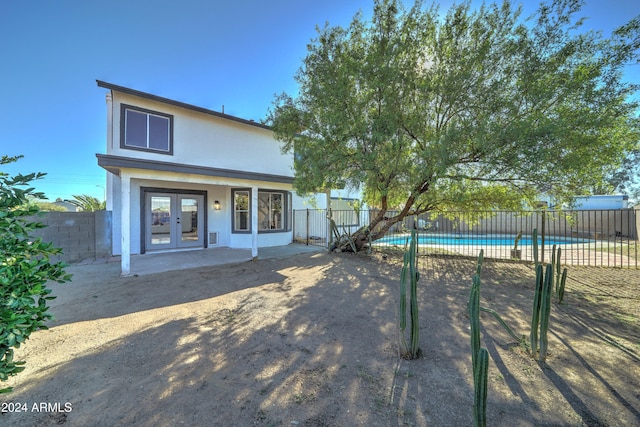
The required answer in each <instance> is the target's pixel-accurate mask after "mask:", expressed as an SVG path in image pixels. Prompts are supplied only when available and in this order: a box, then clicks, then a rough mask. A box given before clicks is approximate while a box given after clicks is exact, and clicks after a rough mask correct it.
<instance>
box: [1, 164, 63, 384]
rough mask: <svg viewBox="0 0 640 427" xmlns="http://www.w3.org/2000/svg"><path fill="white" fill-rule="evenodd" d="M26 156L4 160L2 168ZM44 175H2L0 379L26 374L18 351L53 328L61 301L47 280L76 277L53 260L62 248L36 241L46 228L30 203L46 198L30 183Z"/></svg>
mask: <svg viewBox="0 0 640 427" xmlns="http://www.w3.org/2000/svg"><path fill="white" fill-rule="evenodd" d="M20 157H21V156H19V157H7V156H3V157H2V159H0V165H4V164H7V163H11V162H14V161H16V160H18V159H19V158H20ZM43 176H44V174H42V173H34V174H28V175H16V176H14V177H10V176H9V175H8V174H6V173H3V172H0V381H6V380H7V379H8V378H9V377H10V376H13V375H16V374H18V373H19V372H21V371H22V370H24V364H25V362H24V361H16V360H14V349H15V348H19V347H20V345H21V344H23V343H24V342H25V341H26V340H27V338H29V335H30V334H31V333H32V332H33V331H36V330H38V329H47V327H46V325H45V322H46V321H47V320H49V319H51V318H52V315H51V314H50V313H49V311H48V310H49V307H48V306H47V301H48V300H51V299H53V298H55V297H53V296H51V295H50V294H51V289H48V288H47V286H46V284H47V282H48V281H49V280H53V281H56V282H58V283H64V282H66V281H69V280H70V279H71V275H69V274H67V273H66V272H65V271H64V268H65V267H66V265H65V264H64V263H61V262H57V263H53V262H51V261H50V257H51V256H53V255H58V254H60V253H61V250H60V249H58V248H55V247H54V246H53V244H51V243H45V242H43V241H42V240H41V239H32V238H31V237H30V235H31V233H32V232H33V231H34V230H36V229H38V228H42V227H44V225H43V224H42V223H39V222H34V221H33V219H32V217H33V216H34V215H36V214H38V212H39V210H40V209H39V208H38V206H37V205H35V204H33V203H28V201H29V200H28V199H29V198H38V199H44V195H43V194H42V193H38V192H35V189H34V188H32V187H29V183H30V182H31V181H33V180H35V179H39V178H42V177H43ZM9 391H11V388H4V389H0V393H6V392H9Z"/></svg>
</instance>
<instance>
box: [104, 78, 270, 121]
mask: <svg viewBox="0 0 640 427" xmlns="http://www.w3.org/2000/svg"><path fill="white" fill-rule="evenodd" d="M96 83H98V86H99V87H103V88H105V89H111V90H114V91H116V92H121V93H126V94H128V95H134V96H138V97H140V98H146V99H150V100H152V101H158V102H163V103H165V104H169V105H173V106H176V107H180V108H185V109H187V110H192V111H197V112H199V113H203V114H208V115H210V116H214V117H219V118H221V119H226V120H232V121H234V122H238V123H242V124H245V125H249V126H255V127H258V128H261V129H267V130H271V127H269V126H267V125H263V124H262V123H258V122H254V121H251V120H246V119H241V118H240V117H236V116H230V115H229V114H224V113H219V112H217V111H213V110H209V109H207V108H202V107H198V106H195V105H191V104H186V103H184V102H180V101H175V100H173V99H169V98H163V97H161V96H158V95H153V94H151V93H146V92H141V91H139V90H135V89H129V88H127V87H124V86H118V85H114V84H112V83H108V82H104V81H102V80H96Z"/></svg>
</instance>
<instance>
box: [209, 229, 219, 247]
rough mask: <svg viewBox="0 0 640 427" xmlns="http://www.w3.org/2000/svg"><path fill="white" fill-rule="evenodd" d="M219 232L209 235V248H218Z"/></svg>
mask: <svg viewBox="0 0 640 427" xmlns="http://www.w3.org/2000/svg"><path fill="white" fill-rule="evenodd" d="M218 244H219V243H218V232H217V231H213V232H211V233H209V246H218Z"/></svg>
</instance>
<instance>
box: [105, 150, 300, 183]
mask: <svg viewBox="0 0 640 427" xmlns="http://www.w3.org/2000/svg"><path fill="white" fill-rule="evenodd" d="M96 157H97V158H98V165H99V166H101V167H102V168H104V169H106V170H108V171H109V172H111V173H112V174H114V175H120V169H121V168H127V169H145V170H153V171H162V172H175V173H186V174H193V175H205V176H217V177H222V178H234V179H248V180H252V181H264V182H279V183H283V184H293V177H291V176H284V175H271V174H267V173H260V172H247V171H239V170H233V169H219V168H209V167H206V166H194V165H185V164H181V163H170V162H161V161H157V160H144V159H131V158H128V157H120V156H113V155H110V154H96Z"/></svg>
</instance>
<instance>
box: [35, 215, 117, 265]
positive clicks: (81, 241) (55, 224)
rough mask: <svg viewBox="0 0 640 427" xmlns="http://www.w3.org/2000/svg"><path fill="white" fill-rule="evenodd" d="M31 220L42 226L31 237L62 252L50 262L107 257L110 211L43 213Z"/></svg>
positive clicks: (109, 246)
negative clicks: (52, 245) (42, 226)
mask: <svg viewBox="0 0 640 427" xmlns="http://www.w3.org/2000/svg"><path fill="white" fill-rule="evenodd" d="M32 220H33V221H37V222H40V223H42V224H45V225H46V227H45V228H41V229H38V230H36V231H35V232H34V233H33V234H32V237H34V238H38V237H40V238H42V240H43V241H44V242H52V243H53V244H54V246H56V247H58V248H61V249H62V251H63V254H62V255H61V256H58V257H55V258H56V259H54V260H53V261H64V262H67V263H77V262H81V261H86V260H95V259H98V258H106V257H109V256H111V236H112V234H111V211H97V212H43V213H41V214H40V215H38V216H35V217H33V218H32Z"/></svg>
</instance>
